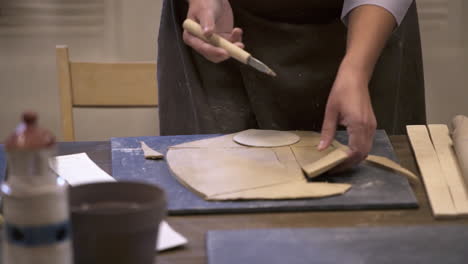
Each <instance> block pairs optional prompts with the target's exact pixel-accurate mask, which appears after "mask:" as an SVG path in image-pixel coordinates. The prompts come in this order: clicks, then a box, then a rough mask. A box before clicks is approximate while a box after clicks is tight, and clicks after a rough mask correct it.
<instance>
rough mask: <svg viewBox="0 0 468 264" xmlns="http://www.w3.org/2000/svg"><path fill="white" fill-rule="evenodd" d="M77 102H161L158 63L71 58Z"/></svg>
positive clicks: (148, 104)
mask: <svg viewBox="0 0 468 264" xmlns="http://www.w3.org/2000/svg"><path fill="white" fill-rule="evenodd" d="M70 69H71V74H72V86H73V104H74V105H75V106H157V104H158V98H157V86H156V64H155V63H154V62H135V63H88V62H71V63H70Z"/></svg>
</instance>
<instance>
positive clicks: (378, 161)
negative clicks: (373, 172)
mask: <svg viewBox="0 0 468 264" xmlns="http://www.w3.org/2000/svg"><path fill="white" fill-rule="evenodd" d="M366 161H367V162H370V163H373V164H375V165H379V166H381V167H382V168H387V169H392V170H394V171H396V172H398V173H400V174H402V175H404V176H406V177H407V178H408V180H409V182H411V183H412V184H417V183H419V178H418V176H416V175H415V174H414V173H412V172H411V171H409V170H407V169H405V168H403V167H402V166H400V164H398V163H396V162H394V161H393V160H390V159H387V158H385V157H381V156H375V155H369V156H367V158H366Z"/></svg>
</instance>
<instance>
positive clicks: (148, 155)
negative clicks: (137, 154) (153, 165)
mask: <svg viewBox="0 0 468 264" xmlns="http://www.w3.org/2000/svg"><path fill="white" fill-rule="evenodd" d="M140 143H141V149H142V150H143V155H144V156H145V159H162V158H164V155H163V154H161V153H159V152H157V151H156V150H154V149H152V148H150V147H149V146H148V145H146V143H145V142H143V141H140Z"/></svg>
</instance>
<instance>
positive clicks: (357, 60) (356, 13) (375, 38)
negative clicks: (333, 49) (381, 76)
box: [342, 5, 397, 81]
mask: <svg viewBox="0 0 468 264" xmlns="http://www.w3.org/2000/svg"><path fill="white" fill-rule="evenodd" d="M396 25H397V23H396V20H395V18H394V16H393V15H392V14H391V13H390V12H388V11H387V10H386V9H384V8H382V7H379V6H375V5H362V6H359V7H357V8H355V9H353V10H352V11H351V12H350V14H349V20H348V37H347V44H346V55H345V58H344V59H343V62H342V67H350V68H351V69H352V70H353V71H355V72H356V73H358V74H361V75H362V77H363V78H365V79H366V80H367V81H369V80H370V78H371V76H372V72H373V70H374V66H375V64H376V62H377V59H378V58H379V56H380V53H381V52H382V49H383V48H384V47H385V44H386V42H387V40H388V38H389V37H390V35H391V34H392V32H393V30H394V29H395V27H396Z"/></svg>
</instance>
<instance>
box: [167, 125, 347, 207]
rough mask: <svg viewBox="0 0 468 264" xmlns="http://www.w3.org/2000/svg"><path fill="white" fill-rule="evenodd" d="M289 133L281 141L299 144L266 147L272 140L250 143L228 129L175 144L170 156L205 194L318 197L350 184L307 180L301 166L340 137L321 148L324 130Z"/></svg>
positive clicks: (184, 179) (179, 173)
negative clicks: (210, 135) (227, 130)
mask: <svg viewBox="0 0 468 264" xmlns="http://www.w3.org/2000/svg"><path fill="white" fill-rule="evenodd" d="M261 131H262V132H264V133H267V135H268V137H266V138H270V137H269V136H270V135H272V134H270V132H265V130H261ZM241 133H242V132H241ZM250 133H254V134H257V135H260V134H258V133H259V132H258V131H250V132H249V133H247V134H248V135H249V134H250ZM273 134H276V133H273ZM281 134H283V133H281ZM288 134H289V133H286V134H283V135H286V136H287V138H289V141H286V142H285V141H281V145H282V144H290V142H293V141H291V138H293V139H294V141H295V142H296V143H295V144H293V145H289V146H282V147H265V145H266V143H268V144H270V145H271V144H272V142H271V141H270V142H266V143H265V141H263V143H265V144H263V143H260V146H262V147H250V146H245V145H243V144H242V145H241V144H238V143H236V142H235V139H234V138H235V137H236V136H237V135H238V134H230V135H225V136H221V137H216V138H209V139H203V140H197V141H192V142H188V143H183V144H180V145H176V146H172V147H170V148H169V151H168V152H167V155H166V158H167V162H168V165H169V168H170V169H171V171H172V173H173V174H174V176H175V177H176V179H177V180H178V181H179V182H181V183H182V184H184V185H185V186H187V187H188V188H189V189H191V190H192V191H194V192H195V193H197V194H198V195H200V196H201V197H203V198H204V199H205V200H244V199H249V200H252V199H298V198H319V197H327V196H332V195H339V194H343V193H345V192H346V191H347V190H349V188H351V185H350V184H338V183H327V182H308V181H307V180H306V178H305V177H304V173H303V172H302V168H301V164H307V163H310V162H317V161H318V160H320V159H321V158H323V157H324V156H326V155H327V154H329V152H331V151H333V150H334V149H336V147H337V142H334V144H332V146H331V147H330V149H329V150H327V151H323V152H319V151H317V144H318V143H319V141H320V134H318V133H315V132H309V131H294V132H291V134H293V135H295V137H289V135H288ZM250 135H251V134H250ZM299 139H301V140H300V141H299ZM278 142H279V141H276V143H275V144H278ZM244 143H246V142H244ZM251 143H252V142H250V143H249V144H251ZM257 143H259V142H258V141H257Z"/></svg>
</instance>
